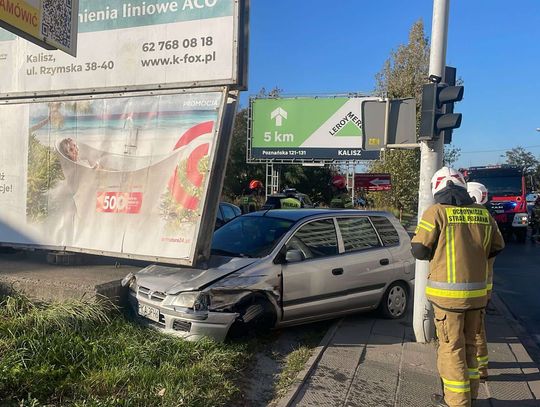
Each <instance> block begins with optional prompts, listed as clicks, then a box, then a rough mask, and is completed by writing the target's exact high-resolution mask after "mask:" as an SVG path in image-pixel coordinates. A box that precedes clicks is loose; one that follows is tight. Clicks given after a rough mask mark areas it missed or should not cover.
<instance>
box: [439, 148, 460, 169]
mask: <svg viewBox="0 0 540 407" xmlns="http://www.w3.org/2000/svg"><path fill="white" fill-rule="evenodd" d="M460 155H461V148H457V147H455V146H454V145H452V144H450V145H449V146H448V147H446V148H445V149H444V157H443V163H444V165H446V166H447V167H452V166H453V165H454V163H455V162H456V161H457V160H459V157H460Z"/></svg>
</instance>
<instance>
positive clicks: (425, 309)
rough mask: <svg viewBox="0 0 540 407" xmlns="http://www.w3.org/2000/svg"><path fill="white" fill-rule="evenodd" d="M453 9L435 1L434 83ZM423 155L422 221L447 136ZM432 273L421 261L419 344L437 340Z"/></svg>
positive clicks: (440, 72) (423, 147) (425, 146)
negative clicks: (429, 294) (431, 296)
mask: <svg viewBox="0 0 540 407" xmlns="http://www.w3.org/2000/svg"><path fill="white" fill-rule="evenodd" d="M449 9H450V0H433V20H432V28H431V50H430V56H429V78H430V80H431V81H433V82H439V81H441V79H442V78H443V77H444V67H445V65H446V43H447V36H448V14H449ZM420 154H421V157H420V190H419V193H418V221H420V219H421V218H422V214H423V213H424V211H425V210H426V209H427V208H428V207H429V206H431V205H433V203H434V200H433V195H432V193H431V178H432V177H433V174H435V172H436V171H437V170H438V169H439V168H441V167H442V164H443V154H444V139H443V137H439V138H438V139H437V140H435V141H421V142H420ZM428 273H429V262H427V261H421V260H417V261H416V275H415V284H414V310H413V312H414V313H413V329H414V335H415V337H416V341H417V342H429V341H430V340H432V339H434V338H435V326H434V322H433V308H432V306H431V304H430V303H429V302H428V301H427V298H426V284H427V276H428Z"/></svg>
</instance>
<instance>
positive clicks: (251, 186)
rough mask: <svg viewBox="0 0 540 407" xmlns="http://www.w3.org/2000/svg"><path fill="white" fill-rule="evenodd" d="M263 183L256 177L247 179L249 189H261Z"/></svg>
mask: <svg viewBox="0 0 540 407" xmlns="http://www.w3.org/2000/svg"><path fill="white" fill-rule="evenodd" d="M262 187H263V183H262V182H261V181H259V180H257V179H252V180H251V181H249V189H251V190H255V189H262Z"/></svg>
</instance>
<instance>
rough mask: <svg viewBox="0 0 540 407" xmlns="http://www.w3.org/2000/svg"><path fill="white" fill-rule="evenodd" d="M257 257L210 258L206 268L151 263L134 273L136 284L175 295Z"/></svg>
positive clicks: (244, 264) (203, 284)
mask: <svg viewBox="0 0 540 407" xmlns="http://www.w3.org/2000/svg"><path fill="white" fill-rule="evenodd" d="M256 260H257V259H251V258H241V257H232V258H231V257H221V256H213V257H211V258H210V261H209V263H208V268H204V269H202V268H187V267H167V266H158V265H155V264H154V265H151V266H148V267H145V268H144V269H142V270H141V271H139V272H137V273H135V278H136V279H137V285H139V286H141V287H146V288H148V289H150V290H151V291H159V292H162V293H165V294H169V295H176V294H178V293H181V292H183V291H195V290H198V289H201V288H202V287H204V286H206V285H208V284H210V283H213V282H214V281H216V280H219V279H220V278H223V277H225V276H227V275H229V274H231V273H234V272H235V271H238V270H240V269H242V268H244V267H247V266H249V265H250V264H252V263H254V262H255V261H256Z"/></svg>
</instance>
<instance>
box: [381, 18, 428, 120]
mask: <svg viewBox="0 0 540 407" xmlns="http://www.w3.org/2000/svg"><path fill="white" fill-rule="evenodd" d="M428 74H429V42H428V39H427V37H426V35H425V33H424V23H423V22H422V20H418V21H417V22H415V23H414V24H413V25H412V27H411V30H410V31H409V42H408V43H407V44H404V45H403V44H402V45H400V46H399V47H398V49H397V51H393V52H392V53H391V54H390V58H388V59H387V60H386V62H385V64H384V67H383V68H382V70H381V71H380V72H379V73H378V74H377V75H376V76H375V80H376V82H377V85H376V93H377V94H378V95H379V96H387V97H389V98H392V99H394V98H405V97H414V98H415V99H416V112H417V120H416V123H417V128H418V124H419V123H420V107H421V104H422V85H423V84H424V83H426V81H427V77H428Z"/></svg>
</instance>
